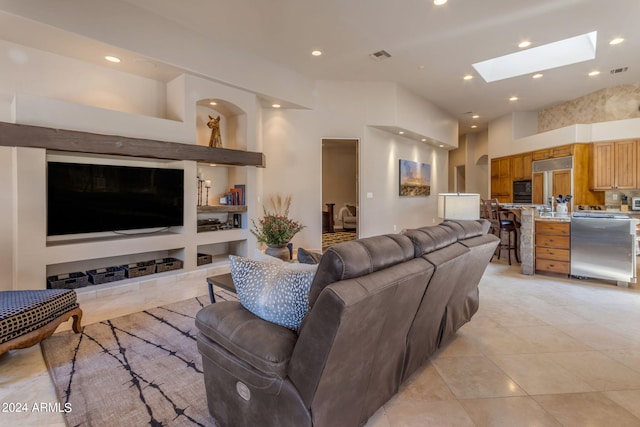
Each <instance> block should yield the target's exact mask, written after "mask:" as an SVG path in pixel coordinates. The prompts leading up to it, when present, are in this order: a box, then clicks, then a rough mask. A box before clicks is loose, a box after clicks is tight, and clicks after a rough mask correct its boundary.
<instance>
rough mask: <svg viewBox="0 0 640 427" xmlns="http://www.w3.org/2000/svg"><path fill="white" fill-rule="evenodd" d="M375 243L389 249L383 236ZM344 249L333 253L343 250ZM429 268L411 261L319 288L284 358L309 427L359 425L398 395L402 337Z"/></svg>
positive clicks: (402, 355)
mask: <svg viewBox="0 0 640 427" xmlns="http://www.w3.org/2000/svg"><path fill="white" fill-rule="evenodd" d="M375 240H378V241H380V242H382V243H381V245H382V247H381V248H379V249H378V250H379V251H382V250H384V248H385V247H387V249H388V248H390V247H392V245H390V244H388V243H389V242H390V240H389V239H375ZM400 240H403V239H400ZM369 242H372V241H371V240H370V241H369ZM396 247H397V245H396ZM343 249H344V248H340V249H339V250H338V251H335V253H334V255H335V256H337V255H338V254H342V255H344V252H343ZM348 249H349V250H350V251H353V254H354V255H355V256H357V259H360V258H361V256H362V253H361V252H360V251H359V250H356V249H354V248H353V247H350V248H348ZM368 249H369V250H371V251H373V249H372V248H368ZM375 253H378V251H375ZM326 256H327V255H326V254H325V255H324V256H323V258H322V261H321V264H322V262H323V261H324V260H325V257H326ZM373 258H376V257H375V256H373ZM350 260H351V259H350V258H346V259H345V261H350ZM347 264H350V263H349V262H347ZM369 264H370V263H369ZM370 268H372V269H373V266H372V265H370ZM432 273H433V267H432V265H430V264H429V263H428V262H427V261H426V260H424V259H410V260H409V261H406V262H403V263H402V264H399V265H393V266H391V267H388V268H385V269H380V270H378V271H375V272H373V273H370V274H365V275H362V274H358V275H356V277H353V278H348V279H345V280H339V281H337V282H334V283H332V284H329V285H327V286H326V287H324V288H323V290H322V292H321V293H320V295H319V297H318V298H317V300H316V301H315V304H314V306H313V307H312V308H311V310H310V311H309V313H307V316H306V318H305V320H304V322H303V323H302V327H301V328H300V330H299V336H298V341H297V343H296V346H295V348H294V350H293V354H292V357H291V361H290V363H289V378H290V379H291V381H292V382H293V384H294V385H295V386H296V388H297V389H298V391H299V392H300V395H301V397H302V400H303V401H304V402H305V404H306V405H308V407H310V408H311V413H312V415H313V422H314V425H335V426H341V425H361V424H363V423H364V420H366V419H367V418H368V417H369V416H371V415H372V414H373V413H374V412H375V411H376V410H377V409H378V408H379V407H380V406H381V405H382V404H383V403H384V402H386V401H387V400H388V399H389V398H390V397H391V396H392V395H393V394H394V393H396V392H397V390H398V387H399V385H400V384H401V379H402V371H403V366H404V358H405V348H406V340H407V334H408V331H409V328H410V327H411V325H412V323H413V319H414V316H415V314H416V310H417V309H418V306H419V304H420V301H421V300H422V296H423V294H424V291H425V287H426V284H427V283H428V282H429V279H430V277H431V274H432Z"/></svg>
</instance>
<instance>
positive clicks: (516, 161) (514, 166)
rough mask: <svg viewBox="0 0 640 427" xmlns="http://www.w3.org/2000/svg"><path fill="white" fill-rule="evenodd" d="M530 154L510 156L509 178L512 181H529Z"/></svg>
mask: <svg viewBox="0 0 640 427" xmlns="http://www.w3.org/2000/svg"><path fill="white" fill-rule="evenodd" d="M531 161H532V153H524V154H518V155H515V156H511V177H512V179H513V180H514V181H518V180H521V179H531Z"/></svg>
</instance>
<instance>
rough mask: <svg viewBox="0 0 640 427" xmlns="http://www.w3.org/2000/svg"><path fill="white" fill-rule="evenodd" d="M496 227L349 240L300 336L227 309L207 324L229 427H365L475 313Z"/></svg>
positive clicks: (319, 285) (215, 405)
mask: <svg viewBox="0 0 640 427" xmlns="http://www.w3.org/2000/svg"><path fill="white" fill-rule="evenodd" d="M488 229H489V223H488V222H487V221H485V220H479V221H445V222H444V223H442V224H439V225H436V226H431V227H423V228H419V229H413V230H408V231H406V232H404V233H403V234H389V235H383V236H375V237H369V238H364V239H359V240H355V241H351V242H345V243H341V244H338V245H336V246H333V247H331V248H329V249H328V250H327V251H326V252H325V253H324V255H323V256H322V258H321V260H320V263H319V265H318V270H317V272H316V274H315V277H314V280H313V283H312V284H311V289H310V292H309V307H310V308H309V311H308V313H307V314H306V316H305V318H304V320H303V322H302V325H301V326H300V328H299V330H298V331H293V330H291V329H287V328H285V327H283V326H279V325H276V324H273V323H270V322H267V321H264V320H262V319H260V318H259V317H257V316H255V315H254V314H252V313H250V312H249V311H247V310H246V309H245V308H244V307H243V306H242V305H241V304H240V303H239V302H235V301H223V302H219V303H216V304H212V305H210V306H207V307H205V308H203V309H202V310H201V311H200V312H199V313H198V315H197V317H196V326H197V327H198V329H199V334H198V350H199V351H200V353H201V354H202V359H203V369H204V377H205V387H206V391H207V402H208V407H209V411H210V412H211V414H212V415H213V417H214V418H215V419H216V422H217V423H218V424H219V425H220V426H246V425H261V426H296V427H299V426H338V425H339V426H345V427H347V426H359V425H363V424H365V422H366V420H367V419H368V418H369V417H370V416H371V415H372V414H373V413H374V412H375V411H376V410H377V409H378V408H379V407H380V406H382V405H383V404H384V403H385V402H386V401H387V400H389V398H391V397H392V396H393V395H394V394H395V393H397V391H398V388H399V387H400V385H401V384H402V383H403V382H404V381H406V380H407V379H408V378H409V377H410V376H411V374H412V373H414V372H415V371H416V369H418V368H419V367H420V366H421V365H422V364H423V363H424V362H426V361H427V359H428V358H429V356H431V355H432V354H433V353H434V352H435V351H436V350H437V349H438V348H439V347H440V346H441V345H442V344H444V343H445V342H447V341H449V340H450V339H451V338H452V337H453V335H454V334H455V332H456V331H457V330H458V329H459V328H460V327H461V326H462V325H463V324H465V323H466V322H468V321H469V320H470V319H471V317H472V316H473V315H474V314H475V312H476V311H477V309H478V305H479V294H478V283H479V281H480V278H481V277H482V275H483V273H484V271H485V269H486V267H487V265H488V263H489V261H490V259H491V256H492V255H493V253H494V251H495V249H496V246H497V244H498V238H497V237H496V236H493V235H491V234H487V231H488Z"/></svg>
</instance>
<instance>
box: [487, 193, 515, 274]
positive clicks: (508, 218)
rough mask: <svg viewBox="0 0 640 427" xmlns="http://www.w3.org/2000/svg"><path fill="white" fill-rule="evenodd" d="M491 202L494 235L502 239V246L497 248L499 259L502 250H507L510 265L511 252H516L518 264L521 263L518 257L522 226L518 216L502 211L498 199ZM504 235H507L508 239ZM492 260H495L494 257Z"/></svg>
mask: <svg viewBox="0 0 640 427" xmlns="http://www.w3.org/2000/svg"><path fill="white" fill-rule="evenodd" d="M489 202H490V206H491V211H490V215H491V219H490V221H491V224H492V228H493V229H494V234H495V235H496V236H498V237H499V238H500V244H499V245H498V247H497V248H496V252H497V253H498V259H500V257H501V256H502V250H503V249H506V250H507V258H508V260H509V265H511V251H514V254H515V257H516V262H520V257H519V256H518V228H520V224H519V223H518V220H517V218H516V215H515V214H514V213H513V212H510V211H507V210H504V209H502V208H501V207H500V203H498V200H497V199H493V200H490V201H489ZM504 233H506V237H505V234H504ZM505 240H506V242H505ZM494 256H495V253H494ZM491 258H492V259H493V257H491Z"/></svg>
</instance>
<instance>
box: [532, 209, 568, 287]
mask: <svg viewBox="0 0 640 427" xmlns="http://www.w3.org/2000/svg"><path fill="white" fill-rule="evenodd" d="M535 270H536V272H544V273H558V274H566V275H569V273H570V272H571V223H570V222H569V221H536V222H535Z"/></svg>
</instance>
